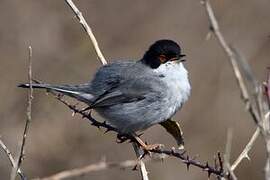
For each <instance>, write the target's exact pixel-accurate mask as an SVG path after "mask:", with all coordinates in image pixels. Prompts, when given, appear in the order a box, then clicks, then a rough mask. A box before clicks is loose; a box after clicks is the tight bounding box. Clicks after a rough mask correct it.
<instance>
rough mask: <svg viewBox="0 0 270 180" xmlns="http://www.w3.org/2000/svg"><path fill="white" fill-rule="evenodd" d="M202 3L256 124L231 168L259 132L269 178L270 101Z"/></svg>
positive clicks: (205, 1)
mask: <svg viewBox="0 0 270 180" xmlns="http://www.w3.org/2000/svg"><path fill="white" fill-rule="evenodd" d="M203 4H204V5H205V9H206V12H207V15H208V18H209V21H210V25H211V27H210V30H211V31H212V32H213V33H214V35H215V36H216V38H217V39H218V41H219V43H220V45H221V47H222V48H223V50H224V51H225V53H226V54H227V56H228V57H229V60H230V62H231V65H232V68H233V70H234V75H235V77H236V80H237V83H238V85H239V88H240V90H241V97H242V100H243V101H244V103H245V104H246V106H247V109H248V110H249V113H250V115H251V116H252V118H253V120H254V121H255V123H256V125H257V130H256V132H255V133H254V134H253V136H252V138H251V140H250V141H249V143H248V144H247V145H246V147H245V149H244V150H243V152H242V153H241V154H240V156H239V157H238V158H237V160H236V162H235V163H234V164H233V169H235V168H236V167H237V165H238V164H239V163H240V161H241V160H242V159H243V158H244V157H246V156H247V154H248V151H249V150H250V149H251V148H252V146H253V145H254V141H255V140H256V139H257V137H258V136H259V133H261V134H262V135H263V137H264V140H265V145H266V151H267V162H266V165H265V179H268V180H270V125H269V115H268V114H269V106H270V102H269V101H266V99H265V98H264V96H263V92H262V88H261V86H260V85H258V83H257V82H258V81H257V80H256V78H255V76H254V74H253V73H252V72H251V68H250V66H249V64H248V63H247V61H246V60H245V59H243V58H241V57H240V56H239V53H238V52H237V51H236V50H235V49H232V48H231V47H230V46H229V45H228V44H227V42H226V41H225V39H224V37H223V35H222V33H221V32H220V30H219V25H218V23H217V20H216V18H215V16H214V13H213V9H212V7H211V5H210V3H209V0H203ZM239 66H240V67H241V68H242V69H241V70H242V73H243V74H241V71H240V67H239ZM243 75H244V76H245V78H246V80H247V82H249V85H250V87H252V92H251V93H250V92H248V89H247V85H246V84H245V82H244V78H243ZM268 83H269V81H268ZM268 86H269V85H268ZM268 90H269V89H267V93H268V92H269V91H268ZM250 94H251V95H252V96H251V95H250ZM251 97H252V98H253V99H252V98H251ZM268 97H269V95H268Z"/></svg>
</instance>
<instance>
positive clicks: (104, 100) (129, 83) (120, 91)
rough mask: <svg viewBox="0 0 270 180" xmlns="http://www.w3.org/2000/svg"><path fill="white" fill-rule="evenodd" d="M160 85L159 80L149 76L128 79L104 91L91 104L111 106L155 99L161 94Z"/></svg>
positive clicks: (94, 105) (93, 105)
mask: <svg viewBox="0 0 270 180" xmlns="http://www.w3.org/2000/svg"><path fill="white" fill-rule="evenodd" d="M162 87H163V86H162V84H161V82H160V81H158V80H156V79H154V78H151V77H139V78H134V79H128V80H126V81H124V82H122V83H120V84H118V86H117V87H115V88H112V89H110V90H108V91H106V92H105V93H104V94H103V95H101V96H100V97H99V98H98V99H97V100H96V101H95V102H94V103H93V104H92V105H91V106H92V107H93V108H95V107H105V106H113V105H117V104H123V103H130V102H138V101H141V100H144V99H147V100H148V101H155V100H158V99H159V98H160V97H161V96H162V95H163V93H162V92H163V91H164V90H162Z"/></svg>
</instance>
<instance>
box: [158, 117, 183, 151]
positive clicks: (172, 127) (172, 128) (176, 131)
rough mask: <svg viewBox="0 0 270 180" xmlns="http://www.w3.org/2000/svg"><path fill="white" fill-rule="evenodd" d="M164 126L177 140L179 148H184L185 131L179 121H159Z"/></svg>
mask: <svg viewBox="0 0 270 180" xmlns="http://www.w3.org/2000/svg"><path fill="white" fill-rule="evenodd" d="M159 124H160V125H161V126H162V127H164V128H165V129H166V130H167V132H168V133H170V134H171V135H172V136H173V137H174V139H175V140H176V142H177V145H178V146H179V147H178V148H179V149H184V137H183V131H182V130H181V127H180V125H179V123H178V122H176V121H173V120H171V119H168V120H166V121H164V122H161V123H159Z"/></svg>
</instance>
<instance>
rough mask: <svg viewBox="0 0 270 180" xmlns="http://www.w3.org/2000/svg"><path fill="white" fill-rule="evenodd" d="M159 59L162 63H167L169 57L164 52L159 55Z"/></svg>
mask: <svg viewBox="0 0 270 180" xmlns="http://www.w3.org/2000/svg"><path fill="white" fill-rule="evenodd" d="M158 59H159V61H160V62H161V63H165V62H166V61H167V57H166V56H165V55H164V54H161V55H159V57H158Z"/></svg>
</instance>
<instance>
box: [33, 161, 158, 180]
mask: <svg viewBox="0 0 270 180" xmlns="http://www.w3.org/2000/svg"><path fill="white" fill-rule="evenodd" d="M153 160H160V159H153ZM147 161H148V160H147ZM137 164H138V161H137V160H126V161H122V162H106V161H104V160H102V161H100V162H99V163H96V164H90V165H88V166H85V167H81V168H75V169H71V170H65V171H62V172H59V173H56V174H54V175H51V176H48V177H44V178H35V179H33V180H61V179H67V178H69V179H70V178H78V177H81V176H84V175H86V174H88V173H91V172H95V171H102V170H106V169H111V168H120V169H125V168H130V167H134V166H136V165H137Z"/></svg>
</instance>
